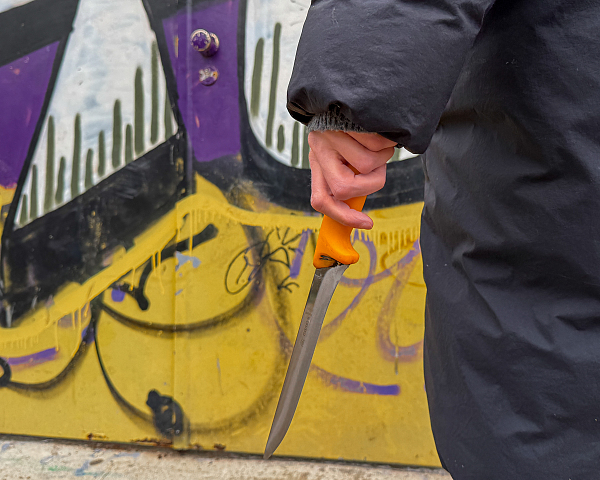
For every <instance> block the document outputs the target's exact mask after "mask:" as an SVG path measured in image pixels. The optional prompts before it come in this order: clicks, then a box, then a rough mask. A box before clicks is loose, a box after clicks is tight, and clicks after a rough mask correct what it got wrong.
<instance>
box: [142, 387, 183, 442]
mask: <svg viewBox="0 0 600 480" xmlns="http://www.w3.org/2000/svg"><path fill="white" fill-rule="evenodd" d="M146 405H148V406H149V407H150V409H151V410H152V415H153V421H154V426H155V427H156V429H157V430H158V431H159V432H160V434H161V435H163V436H165V437H167V438H169V439H171V438H173V437H176V436H179V435H181V434H182V433H183V424H184V416H183V410H182V408H181V405H179V403H177V402H176V401H175V400H174V399H173V398H172V397H169V396H167V395H161V394H160V393H159V392H157V391H156V390H150V392H148V400H146Z"/></svg>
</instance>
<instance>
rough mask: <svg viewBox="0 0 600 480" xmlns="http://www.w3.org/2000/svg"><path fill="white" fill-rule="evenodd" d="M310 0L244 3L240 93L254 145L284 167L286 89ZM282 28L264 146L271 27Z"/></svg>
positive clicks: (288, 131)
mask: <svg viewBox="0 0 600 480" xmlns="http://www.w3.org/2000/svg"><path fill="white" fill-rule="evenodd" d="M310 3H311V2H310V0H277V1H264V0H248V6H247V13H246V48H245V66H246V68H245V78H244V92H245V95H246V103H247V106H248V117H249V118H250V127H251V128H252V132H253V133H254V135H255V137H256V138H257V139H258V142H259V143H260V144H261V146H262V147H263V148H265V149H266V150H267V151H268V152H269V154H270V155H271V156H272V157H274V158H275V159H277V160H278V161H279V162H281V163H283V164H285V165H291V151H292V131H293V126H294V123H295V121H294V120H293V119H292V117H291V116H290V114H289V113H288V111H287V108H286V98H287V87H288V83H289V81H290V78H291V76H292V68H293V66H294V58H295V56H296V48H297V46H298V41H299V40H300V35H301V33H302V27H303V25H304V20H305V19H306V15H307V13H308V8H309V7H310ZM277 22H280V23H281V25H282V33H281V47H280V53H281V58H280V60H279V78H278V82H277V100H276V108H275V119H274V122H273V144H272V146H271V147H267V146H266V143H265V138H266V126H267V116H268V109H269V95H270V90H271V72H272V65H273V31H274V28H275V24H276V23H277ZM260 38H264V40H265V48H264V57H263V70H262V76H261V92H260V109H259V114H258V116H257V117H253V116H252V114H251V112H250V99H251V89H252V74H253V70H254V54H255V49H256V44H257V42H258V40H259V39H260ZM279 125H283V126H284V128H285V149H284V150H283V151H282V152H279V151H277V130H278V128H279ZM302 131H303V126H302V125H300V135H299V162H298V167H300V166H301V164H302V142H303V136H302ZM413 157H416V155H414V154H412V153H410V152H409V151H407V150H405V149H401V151H400V160H406V159H408V158H413Z"/></svg>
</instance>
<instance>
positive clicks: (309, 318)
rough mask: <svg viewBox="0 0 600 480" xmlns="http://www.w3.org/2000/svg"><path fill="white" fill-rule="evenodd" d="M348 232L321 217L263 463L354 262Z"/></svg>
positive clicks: (288, 418) (356, 205)
mask: <svg viewBox="0 0 600 480" xmlns="http://www.w3.org/2000/svg"><path fill="white" fill-rule="evenodd" d="M355 173H358V172H356V171H355ZM365 200H366V197H356V198H352V199H350V200H347V201H346V202H345V203H346V204H347V205H348V206H349V207H350V208H353V209H354V210H358V211H362V208H363V206H364V204H365ZM352 230H353V229H352V227H347V226H345V225H342V224H340V223H338V222H336V221H335V220H333V219H331V218H329V217H327V216H324V217H323V222H322V224H321V229H320V230H319V237H318V239H317V246H316V249H315V255H314V258H313V265H314V266H315V268H316V270H315V275H314V277H313V281H312V284H311V287H310V291H309V294H308V299H307V301H306V306H305V307H304V313H303V314H302V321H301V322H300V328H299V330H298V335H297V336H296V341H295V342H294V348H293V350H292V356H291V358H290V363H289V365H288V369H287V372H286V375H285V380H284V382H283V388H282V390H281V394H280V396H279V402H278V403H277V409H276V411H275V417H274V418H273V423H272V425H271V431H270V433H269V438H268V440H267V445H266V447H265V453H264V459H265V460H266V459H268V458H269V457H271V455H273V453H274V452H275V450H276V449H277V447H278V446H279V444H280V443H281V442H282V441H283V439H284V437H285V434H286V433H287V431H288V429H289V427H290V424H291V423H292V419H293V417H294V413H295V412H296V407H297V406H298V402H299V400H300V395H301V394H302V388H303V387H304V382H305V381H306V376H307V375H308V370H309V369H310V364H311V361H312V357H313V354H314V351H315V348H316V346H317V342H318V340H319V334H320V333H321V327H322V326H323V321H324V319H325V314H326V313H327V308H328V307H329V303H330V302H331V299H332V297H333V294H334V292H335V289H336V287H337V285H338V283H339V282H340V280H341V278H342V276H343V275H344V272H345V271H346V269H347V268H348V266H349V265H351V264H354V263H356V262H357V261H358V258H359V255H358V252H357V251H356V250H354V247H353V246H352V243H351V241H350V235H351V233H352Z"/></svg>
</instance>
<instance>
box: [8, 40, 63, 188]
mask: <svg viewBox="0 0 600 480" xmlns="http://www.w3.org/2000/svg"><path fill="white" fill-rule="evenodd" d="M57 46H58V42H56V43H53V44H51V45H48V46H46V47H42V48H40V49H39V50H36V51H35V52H33V53H30V54H29V55H26V56H25V57H22V58H20V59H18V60H15V61H14V62H12V63H9V64H8V65H4V66H3V67H0V112H1V113H0V185H3V186H5V187H12V186H14V185H15V184H16V183H17V180H18V179H19V173H20V172H21V169H22V167H23V163H24V162H25V157H26V156H27V150H28V149H29V144H30V143H31V140H32V136H33V131H34V130H35V126H36V124H37V121H38V117H39V115H40V112H41V110H42V105H43V103H44V98H45V96H46V89H47V88H48V81H49V80H50V75H51V73H52V65H53V63H54V57H55V55H56V48H57Z"/></svg>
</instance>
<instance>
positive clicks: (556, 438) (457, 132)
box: [287, 0, 600, 480]
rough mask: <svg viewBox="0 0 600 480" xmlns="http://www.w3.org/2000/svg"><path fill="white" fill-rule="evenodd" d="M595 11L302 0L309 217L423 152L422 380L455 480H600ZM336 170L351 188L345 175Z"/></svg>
mask: <svg viewBox="0 0 600 480" xmlns="http://www.w3.org/2000/svg"><path fill="white" fill-rule="evenodd" d="M599 28H600V2H597V1H589V0H586V1H584V0H496V1H493V0H418V1H415V0H368V1H367V0H344V1H336V0H313V1H312V4H311V7H310V9H309V11H308V16H307V18H306V22H305V24H304V27H303V32H302V36H301V39H300V42H299V45H298V50H297V55H296V59H295V64H294V69H293V74H292V77H291V80H290V83H289V87H288V103H287V106H288V110H289V112H290V113H291V115H292V116H293V117H294V118H295V119H296V120H298V121H300V122H303V123H305V124H307V125H309V128H310V130H311V133H310V135H309V144H310V147H311V154H310V162H311V169H312V204H313V206H314V208H316V209H317V210H319V211H321V212H323V213H325V214H327V215H329V216H330V217H332V218H334V219H336V220H338V221H340V222H342V223H344V224H346V225H350V226H352V227H356V228H370V227H371V226H372V221H371V219H370V218H369V217H368V216H367V215H366V214H364V213H358V212H355V211H352V210H350V209H349V208H348V207H347V206H346V205H345V204H344V203H343V200H345V199H348V198H351V197H354V196H358V195H363V194H369V193H372V192H374V191H375V190H377V189H379V188H380V187H381V186H382V185H383V183H384V181H385V169H386V161H387V160H388V159H389V157H390V156H391V153H392V149H393V147H395V146H403V147H405V148H406V149H408V150H409V151H411V152H413V153H423V156H422V158H423V168H424V172H425V192H424V209H423V215H422V227H421V237H420V242H421V248H422V255H423V264H424V267H423V268H424V278H425V281H426V284H427V288H428V294H427V302H426V314H425V316H426V319H425V347H424V370H425V384H426V390H427V398H428V403H429V408H430V416H431V426H432V430H433V434H434V439H435V442H436V447H437V450H438V453H439V457H440V460H441V462H442V465H443V466H444V468H446V469H447V470H448V471H449V472H450V474H451V475H452V477H453V478H454V480H508V479H510V480H519V479H523V480H532V479H543V480H552V479H556V480H558V479H560V480H568V479H571V480H588V479H597V478H600V472H599V469H598V459H599V458H600V35H599V34H598V31H599ZM348 164H350V165H352V166H354V167H355V168H356V169H357V170H358V171H359V172H360V173H359V174H358V175H354V174H353V173H352V171H351V170H350V168H349V166H348Z"/></svg>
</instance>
